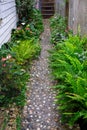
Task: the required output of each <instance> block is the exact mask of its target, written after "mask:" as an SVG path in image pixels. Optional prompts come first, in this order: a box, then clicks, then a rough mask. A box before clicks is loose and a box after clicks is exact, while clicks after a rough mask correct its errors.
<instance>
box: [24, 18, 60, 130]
mask: <svg viewBox="0 0 87 130" xmlns="http://www.w3.org/2000/svg"><path fill="white" fill-rule="evenodd" d="M41 47H42V51H41V55H40V57H39V59H38V60H36V61H34V63H33V65H32V68H31V75H30V76H31V78H30V83H29V84H28V87H29V89H30V90H29V94H27V104H26V106H25V107H24V110H23V116H24V118H23V121H22V125H23V129H22V130H59V129H58V128H59V126H58V124H57V119H58V114H57V111H56V110H55V109H56V106H55V104H54V97H55V93H54V92H53V90H52V89H51V87H50V86H52V82H51V79H50V77H49V69H48V56H49V53H48V50H50V49H51V45H50V29H49V23H48V21H47V20H45V21H44V32H43V33H42V35H41Z"/></svg>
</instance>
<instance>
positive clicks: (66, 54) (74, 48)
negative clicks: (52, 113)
mask: <svg viewBox="0 0 87 130" xmlns="http://www.w3.org/2000/svg"><path fill="white" fill-rule="evenodd" d="M86 44H87V38H81V37H79V36H69V39H67V40H65V41H64V42H63V43H59V44H57V46H56V47H55V48H54V49H53V50H52V51H51V52H50V53H51V56H50V67H51V69H52V74H53V76H54V79H56V80H57V81H58V84H57V85H56V86H54V88H55V89H56V91H57V96H56V103H57V104H58V108H59V110H60V112H61V114H62V120H63V121H64V122H68V123H69V125H74V123H78V122H79V120H80V119H83V120H84V122H86V123H87V73H86V71H87V67H86V66H87V50H86V49H85V47H84V46H85V45H86Z"/></svg>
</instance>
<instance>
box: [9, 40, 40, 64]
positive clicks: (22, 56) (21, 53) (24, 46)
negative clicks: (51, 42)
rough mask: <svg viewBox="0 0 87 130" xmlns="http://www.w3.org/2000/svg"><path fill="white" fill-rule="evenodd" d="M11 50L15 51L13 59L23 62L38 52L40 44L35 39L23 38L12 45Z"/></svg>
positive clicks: (35, 55)
mask: <svg viewBox="0 0 87 130" xmlns="http://www.w3.org/2000/svg"><path fill="white" fill-rule="evenodd" d="M11 50H12V52H15V56H14V57H15V59H16V61H17V62H18V63H19V64H24V63H26V62H27V60H29V61H31V60H32V59H33V58H34V57H37V55H38V54H39V53H40V50H41V49H40V45H39V41H38V40H37V39H32V40H24V41H20V43H19V44H18V45H16V46H13V47H12V49H11Z"/></svg>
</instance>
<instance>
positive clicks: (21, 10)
mask: <svg viewBox="0 0 87 130" xmlns="http://www.w3.org/2000/svg"><path fill="white" fill-rule="evenodd" d="M16 7H17V13H18V17H19V21H20V22H23V21H25V20H26V19H27V20H28V19H29V18H31V16H32V14H33V8H34V0H25V1H24V0H16Z"/></svg>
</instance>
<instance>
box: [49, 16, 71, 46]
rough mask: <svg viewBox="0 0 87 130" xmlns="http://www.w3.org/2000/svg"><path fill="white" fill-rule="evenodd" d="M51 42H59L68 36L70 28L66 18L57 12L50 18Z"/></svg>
mask: <svg viewBox="0 0 87 130" xmlns="http://www.w3.org/2000/svg"><path fill="white" fill-rule="evenodd" d="M50 28H51V43H53V44H57V43H58V42H61V41H64V40H65V39H66V38H67V37H68V33H69V32H70V30H69V29H68V28H67V25H66V18H65V17H62V16H60V15H57V14H55V15H54V16H53V17H52V18H51V19H50Z"/></svg>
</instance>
